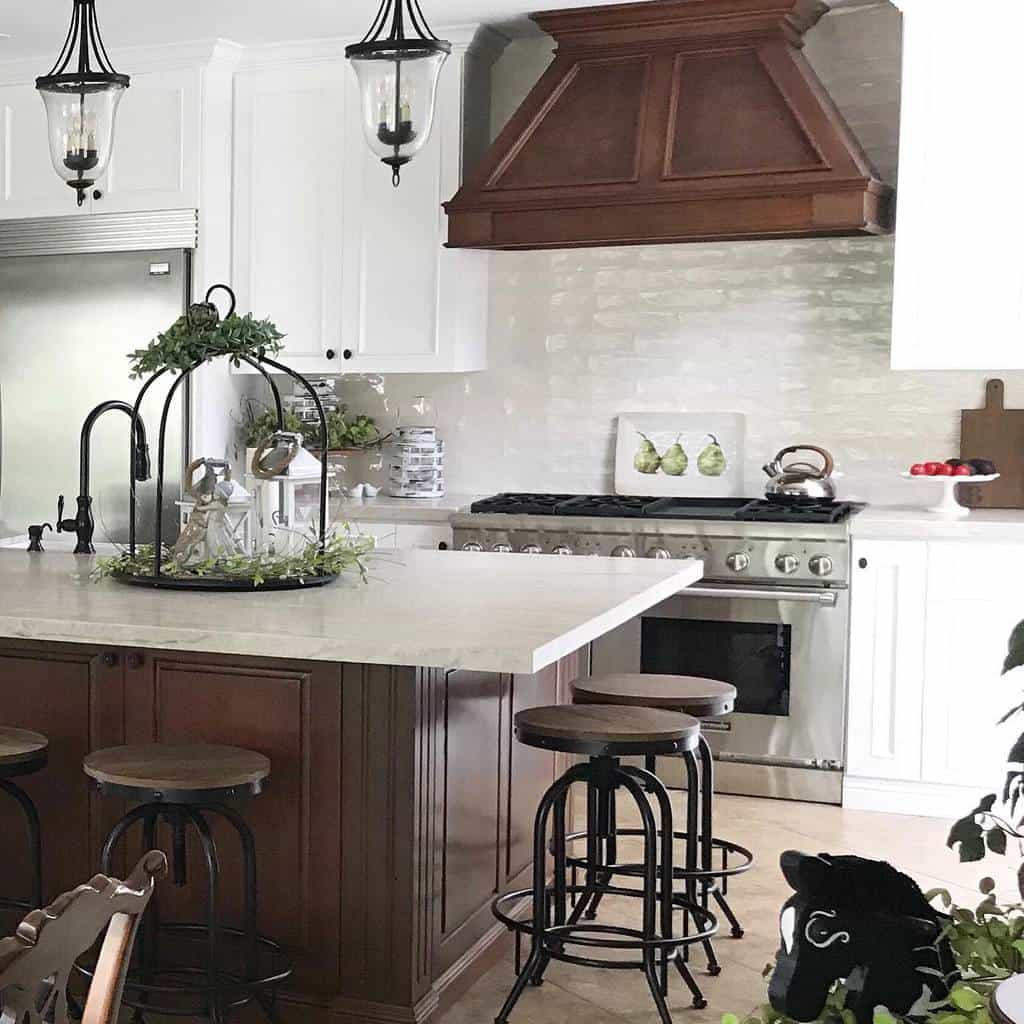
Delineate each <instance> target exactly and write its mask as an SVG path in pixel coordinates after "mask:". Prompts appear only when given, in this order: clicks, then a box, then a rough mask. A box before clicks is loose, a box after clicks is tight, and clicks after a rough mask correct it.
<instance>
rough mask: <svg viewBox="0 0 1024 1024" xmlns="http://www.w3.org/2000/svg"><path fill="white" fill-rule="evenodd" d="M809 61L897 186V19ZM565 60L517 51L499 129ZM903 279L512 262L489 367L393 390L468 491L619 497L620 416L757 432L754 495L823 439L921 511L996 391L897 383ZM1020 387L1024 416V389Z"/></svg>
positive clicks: (784, 246) (863, 492)
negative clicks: (722, 424) (714, 415)
mask: <svg viewBox="0 0 1024 1024" xmlns="http://www.w3.org/2000/svg"><path fill="white" fill-rule="evenodd" d="M807 52H808V57H809V58H810V60H811V61H812V63H813V64H814V65H815V68H816V69H817V70H818V72H819V74H820V75H821V76H822V78H823V79H824V80H825V82H826V85H827V86H828V87H829V90H830V92H831V93H832V95H833V97H834V99H835V100H836V102H837V103H838V104H839V105H840V107H841V109H842V110H843V111H844V113H845V114H846V116H847V119H848V120H849V121H850V122H851V124H852V125H853V127H854V129H855V131H856V132H857V134H858V136H859V137H860V138H861V140H862V142H863V143H864V145H865V148H866V149H867V150H868V152H869V153H870V155H871V156H872V159H873V160H874V161H875V163H876V164H877V165H878V167H879V170H880V172H881V173H882V175H883V177H885V178H886V179H888V180H890V181H891V180H894V178H895V171H896V154H897V142H898V123H899V120H898V106H899V56H900V20H899V15H898V13H897V12H896V11H895V10H894V9H892V8H890V7H887V6H876V7H873V8H868V9H854V10H847V11H843V12H835V13H833V14H830V15H828V16H827V17H826V18H825V19H824V20H823V21H822V23H821V24H820V25H819V26H818V27H816V28H815V29H813V30H812V32H811V34H810V35H809V37H808V46H807ZM549 53H550V42H549V41H547V40H536V39H534V40H525V41H519V42H517V43H514V44H513V45H512V46H511V47H509V49H508V50H507V51H506V54H505V56H504V57H503V58H502V59H501V60H500V61H499V62H498V65H497V66H496V70H495V79H494V100H495V106H496V109H497V110H498V111H499V114H498V117H497V119H498V121H500V120H501V119H502V118H504V117H507V116H508V115H509V114H510V113H511V112H512V110H514V109H515V106H516V105H517V103H518V102H519V97H521V96H522V95H523V94H524V93H525V91H526V90H527V89H528V88H529V86H530V85H531V84H532V82H533V81H534V80H535V78H536V76H537V74H539V72H540V70H542V68H543V67H544V64H545V62H546V60H547V58H548V56H549ZM495 127H500V124H498V125H496V126H495ZM950 244H951V245H955V244H956V239H955V234H951V236H950ZM892 267H893V240H892V239H891V238H881V239H840V240H826V239H820V240H819V239H816V240H810V241H798V242H753V243H750V242H745V243H738V244H722V245H689V246H685V245H678V246H650V247H639V248H629V247H623V248H610V249H590V250H569V251H562V252H539V253H500V254H496V255H495V256H494V261H493V264H492V281H491V322H490V338H489V342H490V368H489V370H488V371H487V372H485V373H481V374H472V375H465V376H460V377H454V378H444V377H440V376H434V377H399V376H394V377H389V378H388V380H387V391H388V394H389V397H390V399H391V401H392V404H399V405H400V404H401V403H402V402H403V401H404V400H408V398H409V397H410V396H412V395H414V394H418V393H421V392H424V391H425V392H427V393H429V394H431V395H432V396H433V397H434V398H435V399H436V401H437V404H438V406H439V412H440V425H441V427H442V429H443V431H444V434H445V436H446V437H447V439H448V442H449V449H450V456H449V458H450V462H449V479H448V482H449V489H450V490H452V491H453V492H456V491H458V492H466V491H497V490H501V489H512V488H523V489H536V490H551V491H560V490H565V491H600V490H604V489H608V488H610V487H611V485H612V461H613V433H614V420H615V416H616V414H617V413H618V412H619V411H635V410H650V411H654V410H659V411H660V410H673V409H692V410H711V409H725V410H738V411H740V412H744V413H746V414H747V416H748V418H749V424H748V426H749V440H748V456H749V457H748V466H747V487H748V490H749V491H750V492H751V493H755V492H757V491H758V490H759V489H760V487H761V481H762V479H763V476H762V474H761V472H760V466H761V465H762V463H763V462H764V461H765V460H766V458H767V457H768V456H770V455H772V454H773V453H774V452H775V451H776V450H777V449H778V448H780V447H782V446H783V445H785V444H788V443H792V442H797V441H811V442H816V443H820V444H824V445H826V446H827V447H829V448H831V449H832V450H833V451H834V452H835V454H836V456H837V458H838V460H839V463H840V466H841V468H842V470H843V471H844V472H845V474H846V478H845V481H844V485H843V486H844V491H845V493H847V494H849V495H858V496H863V497H867V498H869V499H870V500H875V501H886V500H888V501H899V500H901V499H903V500H907V498H908V494H907V492H906V490H905V489H904V488H905V485H904V484H903V482H902V481H900V480H899V479H897V478H896V474H897V473H898V472H900V471H901V470H903V469H905V468H906V467H907V466H908V465H909V464H910V463H911V462H913V461H917V460H919V459H921V458H925V457H928V458H939V457H943V458H945V457H947V456H951V455H954V454H956V453H957V448H958V445H959V410H960V409H961V408H962V407H965V406H966V407H972V406H975V405H978V404H980V403H981V401H982V396H983V385H984V380H985V375H984V374H980V373H977V374H962V373H944V372H941V373H939V372H936V373H895V372H892V371H891V370H890V369H889V334H890V324H891V300H892ZM979 301H983V297H979ZM969 343H970V340H969V339H965V344H969ZM1007 386H1008V390H1009V395H1008V399H1009V401H1010V402H1011V403H1015V404H1024V373H1018V374H1011V375H1009V376H1008V378H1007Z"/></svg>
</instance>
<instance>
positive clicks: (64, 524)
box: [57, 401, 150, 555]
mask: <svg viewBox="0 0 1024 1024" xmlns="http://www.w3.org/2000/svg"><path fill="white" fill-rule="evenodd" d="M112 409H118V410H120V411H121V412H123V413H126V414H127V416H128V417H129V419H133V422H134V428H135V465H134V466H132V477H133V478H134V479H135V480H137V481H139V482H140V483H141V482H142V481H144V480H148V479H149V475H150V466H149V445H148V444H147V443H146V427H145V424H143V422H142V417H141V416H139V417H137V418H136V417H135V410H134V409H133V408H132V407H131V406H130V405H129V404H128V403H127V402H118V401H110V402H101V403H100V404H99V405H97V406H96V408H95V409H93V410H92V412H90V413H89V415H88V416H86V417H85V422H84V423H83V424H82V441H81V455H80V459H81V462H80V466H79V474H80V479H79V488H78V513H77V515H76V516H75V518H74V519H65V518H63V517H64V495H63V494H62V495H61V496H60V497H59V498H58V499H57V532H58V533H71V532H74V533H76V534H77V535H78V543H77V544H76V545H75V554H76V555H94V554H95V553H96V549H95V548H94V547H93V545H92V536H93V533H94V532H95V530H96V522H95V520H94V519H93V515H92V495H91V494H90V493H89V457H90V449H91V446H92V428H93V427H94V426H95V424H96V421H97V420H98V419H99V418H100V417H101V416H102V415H103V414H104V413H105V412H110V411H111V410H112Z"/></svg>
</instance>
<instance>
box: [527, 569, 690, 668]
mask: <svg viewBox="0 0 1024 1024" xmlns="http://www.w3.org/2000/svg"><path fill="white" fill-rule="evenodd" d="M678 564H679V565H680V566H683V567H685V568H681V569H680V572H679V573H678V574H677V575H676V576H672V577H670V578H669V579H667V580H665V581H664V582H663V583H660V584H658V585H656V586H653V587H651V588H650V589H648V590H647V591H646V592H645V593H644V594H642V595H638V596H637V597H634V598H632V599H631V600H629V601H624V602H623V603H622V604H620V605H618V607H616V608H615V609H614V610H612V611H610V612H606V613H605V614H604V615H600V616H598V617H597V618H596V619H591V620H590V622H587V623H584V624H583V625H582V626H577V627H576V629H574V630H571V631H570V632H568V633H566V634H565V635H564V636H561V637H559V638H558V640H554V641H551V642H550V643H547V644H544V645H543V646H542V647H540V648H538V650H537V651H535V652H534V655H533V667H532V668H530V669H523V670H520V671H526V672H529V673H533V672H539V671H540V670H541V669H544V668H547V667H548V665H551V664H553V663H554V662H556V661H558V660H559V659H560V658H564V657H566V656H567V655H569V654H573V653H575V652H576V651H578V650H579V649H580V648H581V647H585V646H586V645H587V644H589V643H590V642H591V641H593V640H597V639H598V638H599V637H602V636H604V635H605V634H606V633H610V632H611V631H612V630H613V629H618V627H619V626H621V625H624V624H625V623H627V622H629V620H630V619H633V618H636V616H637V615H641V614H642V613H643V612H645V611H647V610H648V609H650V608H653V607H654V606H655V605H656V604H660V603H661V602H662V601H667V600H668V599H669V598H670V597H674V596H675V595H676V594H678V593H680V591H683V590H685V589H686V588H687V587H692V586H693V585H694V584H695V583H699V582H700V581H701V580H702V579H703V578H704V563H703V562H702V561H700V560H699V559H696V558H684V559H680V561H679V562H678Z"/></svg>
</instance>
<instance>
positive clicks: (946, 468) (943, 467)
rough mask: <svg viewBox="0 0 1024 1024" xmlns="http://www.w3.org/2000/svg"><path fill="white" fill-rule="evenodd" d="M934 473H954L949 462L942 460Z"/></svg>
mask: <svg viewBox="0 0 1024 1024" xmlns="http://www.w3.org/2000/svg"><path fill="white" fill-rule="evenodd" d="M934 475H935V476H952V475H953V467H952V466H950V465H949V464H948V463H945V462H940V463H939V466H938V469H936V470H935V474H934Z"/></svg>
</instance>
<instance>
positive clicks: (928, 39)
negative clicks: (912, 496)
mask: <svg viewBox="0 0 1024 1024" xmlns="http://www.w3.org/2000/svg"><path fill="white" fill-rule="evenodd" d="M900 6H901V7H903V9H904V58H903V100H902V119H901V128H900V176H899V177H900V180H899V212H898V222H897V229H896V279H895V300H894V301H895V306H894V311H893V340H892V365H893V367H894V368H895V369H936V370H939V369H972V370H999V369H1020V368H1021V367H1024V346H1022V345H1021V344H1020V337H1021V332H1022V330H1024V261H1022V260H1021V258H1020V251H1019V249H1020V246H1019V239H1020V237H1021V235H1022V233H1024V195H1022V193H1021V191H1020V187H1019V178H1020V167H1021V165H1022V164H1024V133H1021V132H1020V131H1016V130H1013V129H1012V128H1010V127H1008V126H1010V125H1012V124H1014V123H1015V121H1016V119H1017V114H1018V110H1019V106H1020V102H1019V98H1020V96H1021V91H1022V88H1024V70H1022V65H1021V60H1020V54H1019V39H1020V37H1021V35H1022V34H1024V4H1021V3H1020V0H991V2H990V3H989V4H987V5H986V7H985V12H986V15H991V16H992V17H993V19H994V21H993V24H996V25H998V26H999V31H998V32H994V33H991V34H990V35H989V37H987V38H986V42H985V45H984V46H971V45H969V44H968V43H967V42H965V39H964V21H963V13H962V10H961V9H960V7H959V5H957V4H952V3H938V2H936V0H900ZM969 153H974V154H984V172H983V175H982V179H981V181H979V183H978V184H977V185H976V186H970V185H966V184H965V183H964V181H965V174H966V173H967V172H966V171H965V170H964V169H963V157H964V155H965V154H969Z"/></svg>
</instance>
